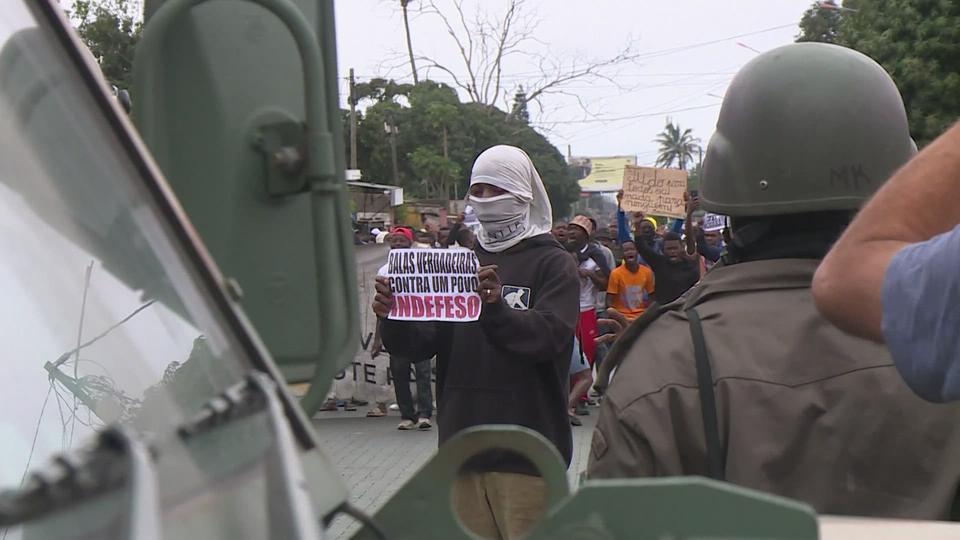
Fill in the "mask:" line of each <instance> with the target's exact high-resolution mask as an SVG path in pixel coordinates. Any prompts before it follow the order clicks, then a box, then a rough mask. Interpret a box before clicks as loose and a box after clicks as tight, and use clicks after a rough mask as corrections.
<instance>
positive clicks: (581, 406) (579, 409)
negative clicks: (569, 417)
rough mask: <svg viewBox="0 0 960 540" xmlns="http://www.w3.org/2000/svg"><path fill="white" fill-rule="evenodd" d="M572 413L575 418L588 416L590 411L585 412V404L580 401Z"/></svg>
mask: <svg viewBox="0 0 960 540" xmlns="http://www.w3.org/2000/svg"><path fill="white" fill-rule="evenodd" d="M574 412H575V413H576V414H577V416H590V411H588V410H587V404H586V403H584V402H582V401H578V402H577V407H576V409H574Z"/></svg>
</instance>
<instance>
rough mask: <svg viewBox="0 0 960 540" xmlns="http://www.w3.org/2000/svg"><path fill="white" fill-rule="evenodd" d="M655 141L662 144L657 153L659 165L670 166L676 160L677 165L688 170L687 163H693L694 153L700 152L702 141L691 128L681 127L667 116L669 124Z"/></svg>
mask: <svg viewBox="0 0 960 540" xmlns="http://www.w3.org/2000/svg"><path fill="white" fill-rule="evenodd" d="M653 142H655V143H657V144H658V145H660V149H659V151H660V153H659V154H657V166H659V167H670V166H671V165H673V163H674V162H676V163H677V167H679V168H681V169H684V170H686V168H687V165H690V164H691V163H693V161H694V159H693V157H694V155H696V154H698V153H699V152H700V141H698V140H697V139H696V138H695V137H694V136H693V131H692V130H691V129H689V128H688V129H681V128H680V125H679V124H674V123H673V121H672V120H670V119H669V118H667V125H666V126H665V127H664V128H663V131H661V132H660V134H659V135H657V138H656V139H654V140H653Z"/></svg>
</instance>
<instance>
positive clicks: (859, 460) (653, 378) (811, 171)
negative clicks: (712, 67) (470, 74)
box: [373, 44, 960, 538]
mask: <svg viewBox="0 0 960 540" xmlns="http://www.w3.org/2000/svg"><path fill="white" fill-rule="evenodd" d="M822 73H830V74H831V76H830V77H821V76H820V74H822ZM774 83H775V84H774ZM771 111H779V114H777V115H774V114H771ZM812 118H816V119H817V123H816V124H815V125H814V124H811V123H810V119H812ZM812 130H815V133H814V132H812ZM796 141H806V143H805V144H801V145H798V144H796ZM958 145H960V127H955V128H954V129H953V130H951V131H950V132H948V133H947V134H945V135H944V136H943V137H942V138H941V139H940V140H938V141H935V142H934V143H933V144H931V145H930V146H929V147H928V148H927V149H926V150H925V151H924V152H922V153H921V154H920V155H919V156H916V157H914V156H915V154H916V145H915V144H914V143H913V141H912V140H911V138H910V135H909V130H908V127H907V122H906V114H905V110H904V106H903V102H902V100H901V99H900V96H899V93H898V91H897V88H896V86H895V85H894V83H893V81H892V79H891V78H890V77H889V75H888V74H887V73H886V72H885V71H884V70H883V68H882V67H880V66H879V65H878V64H876V63H875V62H873V61H872V60H870V59H869V58H867V57H865V56H863V55H861V54H860V53H856V52H854V51H851V50H848V49H844V48H842V47H837V46H830V45H822V44H797V45H791V46H787V47H782V48H780V49H777V50H776V51H771V52H769V53H766V54H763V55H760V56H759V57H758V58H757V59H756V60H754V61H753V62H751V63H750V64H748V66H747V67H745V68H744V69H743V70H742V71H741V72H740V73H739V74H738V75H737V77H736V78H735V79H734V81H733V83H732V84H731V90H730V91H729V92H728V94H727V96H726V98H725V100H724V104H723V108H722V110H721V113H720V121H719V122H718V125H717V133H716V135H715V136H714V139H713V140H712V141H711V144H710V146H709V147H708V148H707V152H706V160H705V162H704V175H703V180H702V181H703V185H702V187H701V188H702V191H701V192H700V193H688V194H686V195H685V197H684V200H685V216H684V217H683V218H682V219H676V218H675V219H672V220H667V219H665V218H663V217H659V216H650V215H646V214H644V213H642V212H628V211H624V210H623V209H622V208H619V205H618V210H617V213H616V215H615V216H613V219H611V220H610V221H611V222H610V223H600V222H598V221H597V220H596V219H595V217H594V216H589V215H576V216H574V217H573V218H572V219H570V220H569V221H568V222H566V223H560V222H556V221H554V220H553V219H552V208H551V205H550V201H549V198H548V197H547V196H546V191H545V189H544V186H543V182H542V181H541V179H540V176H539V174H538V173H537V170H536V168H535V167H534V165H533V163H532V162H531V160H530V158H529V157H527V155H526V154H525V153H524V152H523V151H522V150H521V149H519V148H515V147H510V146H495V147H493V148H490V149H488V150H486V151H485V152H483V153H482V154H481V155H480V156H479V157H478V158H477V160H476V162H475V164H474V167H473V170H472V173H471V178H470V190H469V197H468V203H469V204H470V205H471V208H472V209H473V211H474V212H475V216H476V220H477V224H476V225H475V226H474V227H472V228H471V227H465V225H464V224H461V223H456V224H453V225H452V226H451V228H450V229H449V230H446V231H444V233H445V236H444V237H445V239H446V240H445V241H444V242H443V243H444V244H445V245H446V246H450V247H461V248H465V249H473V250H474V251H475V252H476V254H477V257H478V259H479V262H480V264H481V268H480V270H479V272H478V276H477V277H478V280H479V283H480V285H479V287H478V288H477V291H476V292H477V293H478V294H479V296H480V298H481V300H482V302H483V308H482V311H481V315H480V319H479V320H478V321H476V322H469V323H420V322H404V321H394V320H390V319H389V318H388V314H389V312H390V309H391V307H392V305H393V293H392V291H391V290H390V286H389V282H388V280H387V279H385V278H384V277H382V276H380V277H378V278H377V279H376V290H377V294H376V297H375V299H374V302H373V310H374V312H375V313H376V314H377V316H378V317H379V332H378V343H379V342H380V341H382V344H383V346H384V347H385V348H386V350H387V351H390V354H391V358H392V356H393V355H398V358H402V359H404V360H403V361H402V362H400V361H399V360H398V362H397V363H398V365H400V364H402V367H401V368H400V369H401V370H403V369H405V370H407V371H409V369H410V367H409V366H410V364H411V363H413V364H414V365H416V363H417V362H424V361H427V362H429V359H431V358H433V359H435V361H436V368H437V386H436V388H437V405H438V406H439V407H438V411H439V416H438V425H439V441H440V444H441V445H442V444H443V442H444V441H446V440H448V439H449V438H450V437H452V436H455V435H456V434H457V433H458V432H460V431H462V430H464V429H467V428H470V427H474V426H478V425H488V424H510V425H519V426H523V427H526V428H528V429H532V430H535V431H537V432H539V433H540V434H541V435H542V436H543V437H544V438H546V439H547V440H548V441H549V442H550V443H551V444H553V445H554V446H555V447H556V449H557V450H558V452H559V454H560V456H561V457H562V458H563V459H564V460H565V461H566V463H567V465H568V466H569V464H570V461H571V455H572V443H571V433H572V429H573V428H572V427H571V425H573V426H578V425H581V424H582V420H581V419H580V418H578V417H580V416H584V415H588V414H589V409H588V407H589V406H590V405H591V404H593V405H596V406H598V407H599V411H598V413H599V419H598V422H597V425H596V427H595V429H594V432H593V435H592V442H591V449H590V457H589V464H588V467H587V476H588V477H589V478H630V477H649V476H683V475H700V476H707V477H710V478H713V479H715V480H719V481H726V482H731V483H734V484H737V485H740V486H744V487H747V488H752V489H756V490H760V491H764V492H769V493H773V494H777V495H781V496H786V497H790V498H793V499H797V500H800V501H802V502H804V503H807V504H809V505H811V506H812V507H813V508H814V509H815V510H816V511H817V512H821V513H831V514H841V515H860V516H877V517H896V518H914V519H950V518H956V517H960V514H957V512H956V511H955V508H960V505H957V504H956V503H957V502H958V501H957V494H958V493H960V460H957V459H956V455H957V452H958V451H960V408H958V405H957V404H945V403H935V402H943V401H952V400H958V399H960V383H958V381H960V356H958V355H960V345H958V343H960V340H958V338H957V336H958V335H960V332H957V321H958V320H960V315H958V313H960V310H958V309H957V308H956V307H955V306H956V305H957V303H956V299H957V298H958V297H960V294H958V293H957V291H958V290H960V286H958V282H960V278H958V277H957V276H960V272H958V268H960V262H958V261H960V248H958V246H960V242H958V238H960V236H958V235H960V233H958V231H960V227H958V223H960V214H958V211H957V209H956V208H957V205H956V203H955V201H956V199H957V198H956V196H957V195H960V193H958V189H957V186H958V185H960V153H958V151H957V148H958ZM831 160H832V161H831ZM851 164H852V165H851ZM851 167H853V169H850V168H851ZM901 167H903V168H902V169H901ZM898 169H900V172H899V173H897V174H896V175H895V176H894V173H896V172H897V170H898ZM850 170H854V172H855V173H856V175H855V176H856V179H857V181H854V180H853V179H852V178H853V177H851V174H853V173H850V172H849V171H850ZM838 171H846V172H844V174H845V176H844V174H841V173H840V172H838ZM891 176H894V178H893V180H892V181H890V182H889V183H888V184H887V185H886V186H884V187H883V188H882V189H881V190H880V192H879V194H878V195H877V196H876V198H875V199H874V200H872V202H870V203H869V204H868V205H867V207H866V209H865V210H864V211H863V212H862V214H861V215H859V217H856V218H855V216H857V212H858V211H859V209H860V208H861V206H862V205H863V204H864V203H865V202H866V201H867V200H868V199H869V198H870V197H871V196H873V194H874V192H875V191H876V190H877V189H878V188H879V187H880V185H881V184H883V182H885V181H886V180H887V179H888V178H890V177H891ZM701 199H702V204H703V206H704V210H708V211H710V212H713V213H716V214H723V215H725V216H728V221H727V222H726V223H727V225H726V226H724V227H723V228H722V229H721V230H718V229H717V228H716V227H711V228H710V230H706V229H707V227H705V226H704V225H703V224H702V223H700V222H698V220H697V217H698V216H699V215H700V213H699V212H698V210H700V206H701ZM620 200H621V196H618V202H619V201H620ZM891 216H892V217H893V219H891ZM854 218H855V219H854ZM851 222H852V224H851ZM471 230H475V231H476V238H475V240H476V242H475V244H474V243H473V242H471V239H470V237H469V236H466V235H465V233H464V231H471ZM390 234H391V235H394V234H401V233H397V232H391V233H390ZM402 235H403V236H404V238H406V239H407V240H409V241H410V242H411V243H412V244H413V245H417V243H420V244H421V245H423V246H424V247H429V246H430V244H431V241H432V242H434V243H436V242H437V240H431V238H429V237H428V236H427V235H421V236H422V238H421V236H414V237H413V238H410V236H413V235H411V234H408V233H406V232H404V233H402ZM461 235H464V236H463V237H461ZM838 239H839V241H838ZM831 248H833V251H831ZM828 253H829V255H828ZM821 262H823V264H822V265H821ZM818 268H819V270H818ZM814 276H816V277H814ZM506 287H510V288H511V290H525V291H526V292H525V295H526V296H525V298H527V300H526V301H525V302H523V303H521V305H516V304H512V303H511V304H508V303H507V302H506V301H505V300H504V298H503V292H502V291H503V289H504V288H506ZM834 324H836V325H837V326H834ZM610 344H613V347H612V348H611V347H610ZM885 344H886V345H888V346H889V347H887V346H886V345H885ZM891 352H892V353H893V354H892V356H891ZM391 365H393V362H391ZM591 387H592V388H593V389H594V392H593V393H592V394H591ZM407 391H408V393H409V388H408V389H407ZM425 391H426V389H425V390H424V392H425ZM919 396H922V397H923V398H925V399H921V397H919ZM401 397H402V396H401V392H399V391H398V392H397V399H398V401H399V400H400V399H401ZM403 399H407V398H406V397H403ZM421 401H422V400H421ZM401 409H402V410H404V411H407V412H405V413H404V422H405V423H407V424H404V423H402V424H401V429H406V428H405V427H404V426H405V425H406V426H407V427H410V426H420V427H422V425H423V424H422V422H423V420H424V419H426V420H427V421H429V418H430V417H429V414H430V408H429V407H426V406H421V407H420V410H418V411H417V412H416V413H413V412H410V411H413V410H414V408H413V406H412V405H409V406H404V407H401ZM408 413H409V414H408ZM428 423H429V422H428ZM453 500H454V505H455V507H456V508H457V511H458V513H459V515H460V518H461V520H463V522H464V523H465V524H467V525H468V527H470V528H471V529H472V530H474V531H475V532H478V533H480V534H482V535H483V536H485V537H495V538H496V537H499V538H516V537H519V536H522V534H523V533H524V532H525V531H527V530H529V528H530V527H531V526H532V524H533V523H534V522H535V520H536V518H537V516H539V515H540V514H541V513H542V512H543V511H544V509H545V504H546V493H545V487H544V484H543V479H542V478H541V477H540V475H539V474H538V472H537V471H536V469H535V468H534V467H532V465H531V464H530V463H529V462H527V461H525V460H524V459H523V458H522V457H520V456H518V455H516V454H512V453H510V452H505V451H499V450H490V451H486V452H483V453H481V454H479V455H477V456H475V457H474V458H472V459H471V460H469V461H468V463H467V464H466V465H465V466H464V468H463V470H462V471H461V475H460V478H459V479H458V481H457V483H456V484H455V486H454V493H453Z"/></svg>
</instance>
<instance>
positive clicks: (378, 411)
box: [367, 403, 387, 418]
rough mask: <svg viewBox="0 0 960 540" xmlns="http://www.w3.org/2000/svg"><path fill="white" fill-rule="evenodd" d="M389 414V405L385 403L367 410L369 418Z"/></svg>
mask: <svg viewBox="0 0 960 540" xmlns="http://www.w3.org/2000/svg"><path fill="white" fill-rule="evenodd" d="M386 415H387V407H386V406H385V405H384V404H383V403H378V404H376V405H374V406H373V407H370V410H369V411H367V418H382V417H384V416H386Z"/></svg>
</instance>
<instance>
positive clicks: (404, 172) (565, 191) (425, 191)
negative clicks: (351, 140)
mask: <svg viewBox="0 0 960 540" xmlns="http://www.w3.org/2000/svg"><path fill="white" fill-rule="evenodd" d="M364 84H368V85H372V87H373V88H374V90H372V91H369V92H368V91H367V89H368V88H369V87H361V85H360V84H358V85H357V87H358V91H357V93H358V102H360V103H363V104H366V105H369V106H368V107H367V108H366V110H365V111H364V112H363V114H362V115H361V116H362V117H361V118H360V119H359V121H358V126H357V160H358V165H359V167H360V169H361V170H362V171H363V175H364V177H365V178H367V179H370V180H374V181H377V182H390V181H392V178H393V171H392V165H391V156H390V138H389V137H390V135H389V133H387V131H386V130H385V129H384V124H385V123H388V124H390V125H395V126H396V127H397V134H396V144H397V162H398V163H397V165H398V167H397V168H398V173H399V175H398V176H399V183H400V185H401V186H402V187H403V188H404V190H405V191H406V192H408V193H410V194H411V195H412V196H414V197H420V198H433V199H437V198H451V199H452V198H455V197H463V196H464V195H465V194H466V189H467V186H468V184H469V177H470V170H471V169H472V167H473V161H474V160H475V159H476V157H477V155H479V154H480V153H481V152H483V151H484V150H486V149H487V148H489V147H491V146H494V145H497V144H509V145H513V146H517V147H519V148H522V149H523V150H524V151H525V152H526V153H527V154H528V155H529V156H530V159H531V160H532V161H533V164H534V166H536V168H537V170H538V171H539V172H540V176H541V178H542V179H543V182H544V185H545V186H546V189H547V193H548V194H549V196H550V201H551V204H552V205H553V209H554V214H555V215H556V216H563V215H566V214H567V212H568V211H569V208H570V205H571V204H572V203H573V202H574V201H576V200H577V197H578V196H579V192H580V190H579V187H578V185H577V183H576V181H575V180H574V179H573V177H572V175H571V174H570V173H569V171H568V170H567V164H566V161H565V160H564V159H563V155H562V154H561V153H560V151H559V150H557V148H556V147H554V146H553V145H552V144H551V143H550V142H549V141H548V140H547V139H546V137H544V136H543V135H541V134H540V133H538V132H537V131H536V130H534V129H533V128H532V127H530V126H529V125H527V124H526V123H524V122H520V121H517V119H511V118H509V117H508V115H507V113H505V112H503V111H501V110H499V109H497V108H495V107H491V106H487V105H483V104H479V103H461V102H460V99H459V98H458V96H457V93H456V91H455V90H454V89H453V88H451V87H450V86H448V85H446V84H442V83H437V82H434V81H429V80H423V81H421V82H420V83H419V84H417V85H415V86H414V85H396V84H394V83H392V81H384V80H382V79H381V80H372V81H369V82H368V83H364ZM388 88H390V89H393V90H392V91H388V90H387V89H388ZM361 89H362V90H363V92H361ZM381 89H382V90H381ZM364 100H366V102H364ZM344 120H345V121H348V117H347V116H346V115H345V116H344ZM344 131H345V132H349V130H348V129H345V130H344ZM444 132H446V157H444Z"/></svg>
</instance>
